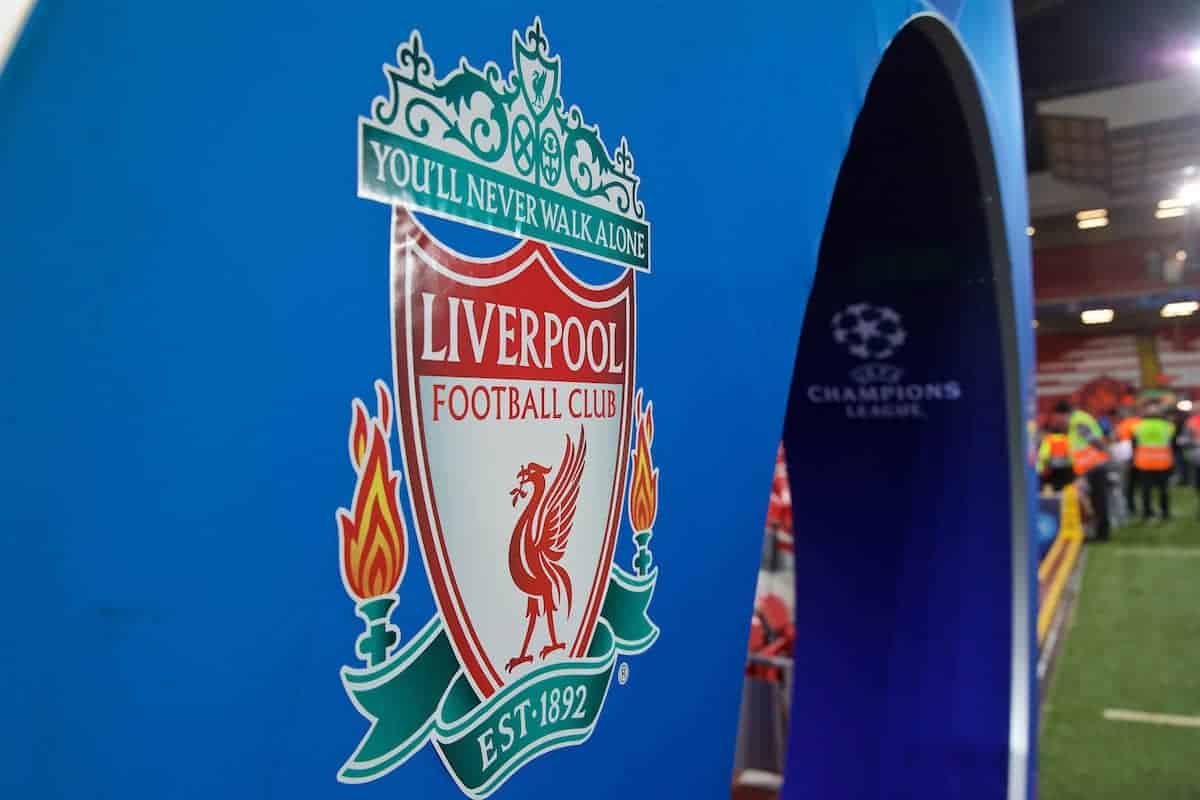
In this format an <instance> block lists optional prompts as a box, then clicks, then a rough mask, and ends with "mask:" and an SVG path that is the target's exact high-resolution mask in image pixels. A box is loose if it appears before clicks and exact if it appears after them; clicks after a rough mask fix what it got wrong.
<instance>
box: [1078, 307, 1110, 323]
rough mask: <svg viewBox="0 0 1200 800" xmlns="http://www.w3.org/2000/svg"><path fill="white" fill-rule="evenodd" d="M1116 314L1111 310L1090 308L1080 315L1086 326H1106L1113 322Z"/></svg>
mask: <svg viewBox="0 0 1200 800" xmlns="http://www.w3.org/2000/svg"><path fill="white" fill-rule="evenodd" d="M1115 316H1116V312H1115V311H1113V310H1112V309H1111V308H1089V309H1088V310H1087V311H1084V312H1083V313H1082V314H1080V315H1079V319H1080V320H1081V321H1082V322H1083V324H1084V325H1104V324H1106V323H1109V322H1112V321H1113V317H1115Z"/></svg>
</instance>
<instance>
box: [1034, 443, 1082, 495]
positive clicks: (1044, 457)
mask: <svg viewBox="0 0 1200 800" xmlns="http://www.w3.org/2000/svg"><path fill="white" fill-rule="evenodd" d="M1038 475H1039V476H1041V480H1042V485H1043V486H1050V487H1051V488H1052V489H1053V490H1054V491H1056V492H1061V491H1062V490H1063V487H1065V486H1066V485H1067V484H1069V483H1070V482H1071V481H1073V480H1075V471H1074V469H1073V468H1072V466H1071V445H1070V441H1069V440H1068V439H1067V435H1066V434H1065V433H1047V434H1046V435H1045V436H1044V437H1043V438H1042V444H1041V446H1040V447H1038Z"/></svg>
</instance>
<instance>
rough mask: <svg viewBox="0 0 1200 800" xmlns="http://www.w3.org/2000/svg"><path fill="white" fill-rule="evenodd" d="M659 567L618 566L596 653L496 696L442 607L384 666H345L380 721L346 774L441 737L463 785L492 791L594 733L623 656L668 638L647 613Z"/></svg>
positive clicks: (364, 704)
mask: <svg viewBox="0 0 1200 800" xmlns="http://www.w3.org/2000/svg"><path fill="white" fill-rule="evenodd" d="M657 577H658V570H655V571H654V572H653V573H651V574H650V575H647V576H645V577H637V576H634V575H630V574H629V573H627V572H625V571H624V570H622V569H621V568H620V567H617V566H613V567H612V570H611V572H610V574H609V583H608V593H607V594H606V595H605V598H604V607H603V609H602V610H601V612H600V619H599V620H598V621H597V624H596V632H595V634H594V635H593V637H592V643H591V646H590V647H589V648H588V653H587V655H586V656H585V657H584V658H581V659H573V660H570V661H561V662H557V663H553V664H546V665H544V666H541V667H538V668H537V669H534V670H532V671H531V672H529V674H527V675H525V676H524V677H522V678H521V679H520V680H518V681H516V682H514V683H512V684H510V685H508V686H506V687H504V689H502V690H501V691H500V692H498V693H496V694H495V695H494V696H492V697H490V698H488V699H486V700H484V699H482V698H480V697H479V696H478V695H477V694H476V693H475V690H474V689H473V688H472V687H471V684H470V683H469V682H468V680H467V677H466V675H465V674H464V673H463V671H462V667H461V666H460V665H459V663H458V659H457V658H456V657H455V655H454V650H453V649H452V648H451V646H450V641H449V639H448V638H447V636H446V632H445V629H444V628H443V627H442V621H441V619H440V618H438V617H434V618H433V619H431V620H430V621H429V622H428V623H426V625H425V627H424V628H422V629H421V631H420V633H418V634H417V635H416V636H415V637H414V638H413V640H412V641H411V642H409V644H408V646H407V647H405V648H403V649H401V650H400V651H398V652H397V653H395V654H394V655H393V656H392V657H391V658H389V659H388V660H387V661H386V662H384V663H383V664H380V665H379V666H378V667H374V668H371V669H353V668H350V667H345V668H343V669H342V683H343V685H344V686H345V687H346V692H347V693H348V694H349V695H350V699H351V700H352V701H353V702H354V704H355V706H356V707H357V708H358V709H359V711H360V712H362V714H363V715H364V716H366V717H368V718H370V719H372V720H374V722H373V723H372V725H371V728H370V730H368V731H367V734H366V736H364V737H363V740H362V742H360V743H359V746H358V749H357V750H356V751H355V752H354V755H353V756H351V757H350V760H349V761H347V762H346V764H345V765H344V766H343V767H342V770H341V772H340V773H339V776H338V777H339V779H340V780H342V781H343V782H347V783H365V782H367V781H372V780H375V779H376V778H379V777H381V776H383V775H386V774H387V773H388V772H391V771H392V770H393V769H395V768H396V767H398V766H400V765H401V764H403V763H404V762H405V761H407V760H408V759H409V757H411V756H412V755H413V753H415V752H416V751H418V750H420V749H421V748H422V747H423V746H424V745H425V743H426V742H427V741H429V740H430V739H432V740H433V744H434V747H435V749H436V750H437V753H438V756H439V757H440V758H441V759H442V762H443V763H444V764H445V765H446V768H447V769H448V770H450V774H451V775H452V776H453V777H454V779H455V781H457V782H458V784H459V786H460V787H461V788H462V790H463V791H464V792H466V793H467V794H469V795H470V796H472V797H476V798H482V797H486V796H488V795H489V794H491V793H492V792H494V791H495V790H496V789H498V788H499V787H500V786H501V784H503V783H504V781H505V780H506V779H507V778H508V777H509V776H510V775H512V774H513V773H514V772H515V771H516V770H517V769H518V768H520V767H521V765H523V764H524V763H525V762H527V761H529V760H530V759H531V758H533V757H534V756H537V755H539V754H541V753H543V752H545V751H547V750H552V749H555V748H559V747H567V746H570V745H573V744H578V743H580V742H582V741H584V740H585V739H587V738H588V736H590V735H591V733H592V729H593V728H594V727H595V724H596V718H597V716H598V715H599V712H600V709H601V707H602V706H603V705H604V698H605V695H606V694H607V692H608V686H609V681H610V679H611V677H612V670H613V666H614V665H615V664H616V660H617V656H618V655H636V654H638V653H641V652H643V651H645V650H646V649H647V648H648V647H650V645H652V644H653V643H654V640H655V639H657V638H658V627H657V626H656V625H655V624H654V623H653V622H651V621H650V618H649V617H648V616H647V614H646V609H647V607H648V606H649V604H650V599H651V597H652V596H653V594H654V584H655V581H656V579H657Z"/></svg>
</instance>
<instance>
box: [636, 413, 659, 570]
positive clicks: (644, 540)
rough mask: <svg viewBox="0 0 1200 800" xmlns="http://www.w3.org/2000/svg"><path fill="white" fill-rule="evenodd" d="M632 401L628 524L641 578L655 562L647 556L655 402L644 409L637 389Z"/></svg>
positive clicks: (654, 484) (654, 489)
mask: <svg viewBox="0 0 1200 800" xmlns="http://www.w3.org/2000/svg"><path fill="white" fill-rule="evenodd" d="M634 402H635V403H636V405H637V444H636V446H635V447H634V449H633V452H632V453H631V454H630V456H629V459H630V462H631V464H630V466H631V470H632V472H633V477H632V478H630V481H629V523H630V525H632V527H633V543H634V545H636V546H637V552H635V553H634V554H633V571H634V574H635V575H637V576H639V577H642V576H645V575H646V574H647V573H649V572H650V564H651V563H652V562H653V560H654V559H653V557H652V556H651V554H650V537H651V536H653V535H654V530H653V529H654V519H655V517H657V516H658V469H657V468H656V467H655V466H654V462H653V461H651V460H650V445H652V444H654V403H647V404H646V408H645V410H643V409H642V392H641V390H640V389H639V390H638V393H637V397H636V398H635V401H634Z"/></svg>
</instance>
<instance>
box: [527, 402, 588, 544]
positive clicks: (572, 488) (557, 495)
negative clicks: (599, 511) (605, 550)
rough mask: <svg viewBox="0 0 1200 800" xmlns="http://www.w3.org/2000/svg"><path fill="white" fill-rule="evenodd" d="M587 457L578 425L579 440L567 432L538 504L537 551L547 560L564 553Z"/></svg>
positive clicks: (583, 439)
mask: <svg viewBox="0 0 1200 800" xmlns="http://www.w3.org/2000/svg"><path fill="white" fill-rule="evenodd" d="M586 456H587V438H586V437H585V436H584V433H583V426H580V428H579V442H578V443H575V442H572V441H571V436H570V434H568V435H567V446H566V450H565V451H564V452H563V457H562V463H561V464H560V465H559V467H558V472H557V474H555V476H554V482H553V483H552V484H551V485H550V491H549V492H547V493H546V500H545V501H544V502H543V503H542V515H541V520H540V523H539V529H538V537H537V546H538V551H539V552H541V553H542V554H544V555H545V556H546V558H548V559H550V560H551V561H558V560H560V559H561V558H562V557H563V554H564V553H566V552H567V539H568V538H569V537H570V535H571V528H572V526H574V524H575V506H576V504H577V503H578V501H579V481H580V478H582V477H583V465H584V461H585V459H586Z"/></svg>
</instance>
